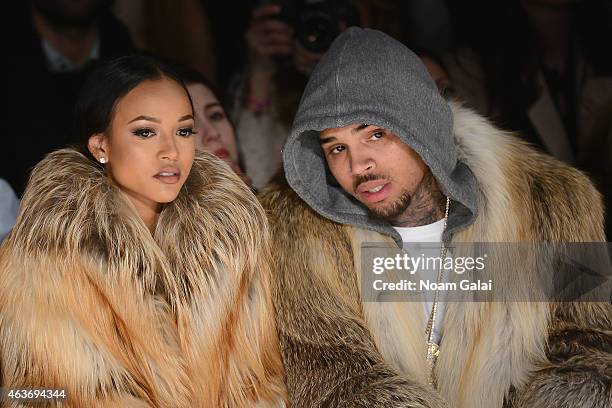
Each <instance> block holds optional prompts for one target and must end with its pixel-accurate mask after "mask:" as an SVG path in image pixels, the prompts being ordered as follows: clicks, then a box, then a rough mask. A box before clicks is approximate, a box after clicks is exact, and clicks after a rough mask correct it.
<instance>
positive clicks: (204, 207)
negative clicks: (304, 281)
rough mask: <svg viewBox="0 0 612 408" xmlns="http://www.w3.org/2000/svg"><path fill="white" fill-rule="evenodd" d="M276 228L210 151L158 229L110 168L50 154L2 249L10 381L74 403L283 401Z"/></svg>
mask: <svg viewBox="0 0 612 408" xmlns="http://www.w3.org/2000/svg"><path fill="white" fill-rule="evenodd" d="M268 234H269V233H268V227H267V222H266V219H265V214H264V212H263V210H262V208H261V206H260V205H259V203H258V202H257V200H256V199H255V197H254V196H253V195H252V194H251V193H250V191H249V190H248V188H247V187H246V186H245V185H244V184H243V183H242V182H241V181H240V180H239V179H238V178H237V177H236V176H235V175H234V173H233V172H232V171H231V170H230V169H229V167H227V166H226V165H224V164H222V163H221V162H220V161H219V160H218V159H216V158H213V157H212V156H210V155H203V156H201V157H198V158H196V161H195V163H194V165H193V168H192V170H191V173H190V175H189V177H188V180H187V182H186V184H185V185H184V186H183V188H182V190H181V192H180V194H179V196H178V198H177V199H176V200H175V201H174V202H172V203H170V204H166V205H165V206H164V208H163V210H162V212H161V214H160V217H159V220H158V224H157V227H156V230H155V233H154V236H152V235H151V234H150V232H149V231H148V229H147V228H146V226H145V225H144V223H143V222H142V221H141V219H140V218H139V216H138V215H137V213H136V212H135V209H134V207H133V206H132V205H131V203H130V202H129V201H128V200H127V199H126V198H125V197H124V195H123V194H122V193H121V192H120V191H119V190H118V188H117V187H116V186H115V185H114V184H113V183H112V182H111V181H110V180H109V178H108V177H106V175H105V174H104V172H103V171H102V170H101V169H100V167H98V166H97V165H96V164H95V163H93V162H92V161H90V160H89V159H87V158H85V156H83V155H82V154H80V153H78V152H76V151H74V150H69V149H66V150H60V151H57V152H55V153H52V154H50V155H49V156H48V157H47V158H46V159H44V160H43V161H42V162H41V163H40V164H39V165H38V166H37V167H36V168H35V170H34V171H33V173H32V177H31V180H30V184H29V187H28V189H27V190H26V193H25V195H24V198H23V201H22V204H21V212H20V214H19V216H18V220H17V224H16V226H15V228H14V229H13V231H12V232H11V234H10V235H9V237H8V238H7V240H6V241H5V242H4V244H3V245H2V247H1V249H0V256H1V258H0V364H1V371H0V375H1V380H2V381H1V384H2V386H3V387H5V388H19V389H23V388H46V389H49V388H56V389H57V388H62V389H65V390H67V394H68V401H67V403H66V405H62V406H67V407H68V406H69V407H160V408H161V407H207V408H208V407H253V406H258V407H272V406H279V405H283V402H282V399H283V393H284V385H283V378H282V365H281V360H280V355H279V354H278V340H277V337H276V333H275V326H274V317H273V313H272V310H273V309H272V305H271V296H270V290H269V238H268V237H269V235H268ZM5 403H7V402H6V401H5ZM7 406H20V405H19V404H17V403H12V405H11V404H8V405H7Z"/></svg>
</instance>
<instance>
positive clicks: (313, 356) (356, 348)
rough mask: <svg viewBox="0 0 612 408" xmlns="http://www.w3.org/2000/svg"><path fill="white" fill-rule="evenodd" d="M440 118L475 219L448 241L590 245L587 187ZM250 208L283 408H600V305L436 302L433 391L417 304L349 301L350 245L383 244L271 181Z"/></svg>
mask: <svg viewBox="0 0 612 408" xmlns="http://www.w3.org/2000/svg"><path fill="white" fill-rule="evenodd" d="M452 108H453V115H454V134H455V141H456V146H457V150H458V153H459V157H460V158H461V159H462V160H463V161H464V162H465V163H466V164H468V166H469V167H470V168H471V170H472V171H473V173H474V174H475V176H476V178H477V180H478V185H479V197H478V202H479V216H478V218H477V220H476V222H475V223H474V224H472V225H471V226H469V227H468V228H466V229H464V230H463V231H461V232H459V233H457V234H455V236H454V237H453V241H454V242H533V241H536V242H539V241H552V242H597V241H603V240H604V235H603V210H602V206H601V198H600V196H599V194H598V192H597V191H596V190H595V189H594V187H593V186H592V184H591V183H590V181H589V180H588V179H587V177H585V176H584V175H583V174H582V173H580V172H579V171H577V170H575V169H573V168H571V167H568V166H566V165H563V164H562V163H560V162H559V161H557V160H555V159H553V158H551V157H549V156H546V155H543V154H539V153H537V152H536V151H535V150H532V149H531V148H529V147H528V146H526V145H525V144H523V143H521V142H519V141H518V139H517V138H516V137H514V136H513V135H510V134H506V133H504V132H501V131H500V130H498V129H496V128H494V127H493V126H491V125H490V124H489V123H488V122H487V121H485V120H484V119H483V118H481V117H480V116H478V115H476V114H474V113H473V112H471V111H469V110H466V109H463V108H461V107H460V106H459V105H457V104H452ZM261 200H262V203H263V204H264V208H266V209H267V210H268V212H269V214H270V221H271V226H272V231H273V236H274V241H275V242H274V246H275V248H276V249H277V251H276V254H277V255H276V256H275V259H274V272H275V278H274V283H275V302H276V308H277V310H278V322H277V325H278V330H279V336H280V341H281V349H282V355H283V360H284V364H285V371H286V375H287V386H288V391H289V394H290V397H291V398H292V400H293V402H294V403H295V405H296V406H300V407H364V408H365V407H457V408H481V407H486V408H501V407H502V406H504V407H547V408H552V407H568V408H569V407H598V408H604V407H610V406H612V387H611V386H610V384H611V383H612V307H611V306H610V303H559V304H552V303H545V302H540V303H537V302H514V303H486V302H482V303H468V302H454V303H451V302H449V303H447V304H446V312H445V315H444V320H443V323H442V327H441V330H442V343H441V354H440V358H439V360H438V364H437V367H436V374H437V378H438V387H437V389H433V388H431V387H430V386H429V385H427V384H426V378H427V366H426V360H425V350H426V345H425V324H426V322H425V316H424V313H423V308H422V305H421V304H420V303H417V302H404V303H373V302H372V303H366V302H362V301H361V299H360V293H361V291H360V276H361V274H360V270H359V268H360V253H359V252H360V247H361V243H363V242H382V241H389V242H392V240H391V239H390V238H388V237H385V236H382V235H380V234H377V233H375V232H371V231H366V230H361V229H357V228H354V227H351V226H347V225H341V224H337V223H334V222H332V221H329V220H327V219H325V218H323V217H321V216H320V215H318V214H317V213H315V212H314V211H313V210H312V209H310V207H308V206H307V204H305V203H304V202H303V201H302V200H301V199H299V197H298V196H297V195H296V194H295V193H294V192H293V191H292V190H291V189H290V188H289V187H288V186H287V185H286V184H283V182H282V181H280V180H279V181H278V183H277V184H276V185H273V186H271V187H270V188H269V189H267V190H266V191H264V192H263V194H262V196H261ZM529 265H530V264H529V260H521V259H519V260H517V264H516V268H512V274H509V275H508V276H500V277H498V278H499V279H498V283H499V284H501V285H514V284H515V283H516V282H523V283H527V282H529V281H530V275H531V274H533V273H534V271H533V267H530V266H529Z"/></svg>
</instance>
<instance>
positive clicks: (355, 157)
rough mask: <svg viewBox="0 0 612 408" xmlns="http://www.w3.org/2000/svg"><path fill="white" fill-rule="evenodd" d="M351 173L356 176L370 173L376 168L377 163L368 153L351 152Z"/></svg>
mask: <svg viewBox="0 0 612 408" xmlns="http://www.w3.org/2000/svg"><path fill="white" fill-rule="evenodd" d="M350 160H351V172H352V173H353V174H354V175H359V174H363V173H366V172H370V171H372V170H374V169H375V168H376V162H375V161H374V159H373V158H372V156H371V155H369V154H367V152H355V151H353V152H351V155H350Z"/></svg>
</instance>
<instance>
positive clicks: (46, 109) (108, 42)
mask: <svg viewBox="0 0 612 408" xmlns="http://www.w3.org/2000/svg"><path fill="white" fill-rule="evenodd" d="M1 19H2V20H3V21H2V24H0V26H2V28H1V30H2V31H1V33H0V44H1V45H0V47H1V48H0V49H1V50H2V53H3V54H4V56H3V58H2V60H3V62H2V68H1V69H2V74H1V75H0V89H2V92H3V97H4V106H5V107H4V108H3V109H2V110H1V111H0V130H1V133H0V134H2V145H1V148H0V177H1V178H4V179H5V180H7V181H8V182H9V184H10V185H11V187H13V189H14V190H15V192H16V193H17V195H19V196H21V194H22V193H23V189H24V187H25V185H26V183H27V178H28V175H29V173H30V169H31V168H32V167H33V166H34V165H35V164H36V163H38V162H39V161H40V160H41V159H42V158H43V157H44V156H45V155H46V154H47V153H49V152H51V151H53V150H56V149H59V148H61V147H64V146H66V145H68V144H71V143H74V142H75V141H76V140H75V137H74V136H73V132H72V130H73V129H72V126H73V125H72V124H73V111H74V104H75V101H76V97H77V93H78V90H79V88H80V86H81V84H82V82H83V80H84V79H85V77H86V76H87V74H88V73H89V72H90V71H91V69H92V67H93V65H95V64H94V63H91V62H90V63H88V64H86V66H85V67H83V68H82V69H81V70H79V71H77V72H70V73H53V72H51V71H50V70H49V69H48V65H47V60H46V58H45V55H44V52H43V49H42V43H41V38H40V36H39V34H38V32H37V31H36V29H35V28H34V25H33V23H32V19H31V14H30V9H29V8H28V6H27V5H26V4H18V5H16V6H9V7H6V8H5V10H4V12H3V16H2V18H1ZM99 36H100V37H99V38H100V60H103V59H109V58H114V57H117V56H120V55H124V54H129V53H131V52H133V51H134V46H133V44H132V41H131V39H130V36H129V33H128V31H127V29H126V27H125V26H123V24H122V23H120V22H119V21H118V20H117V19H116V18H115V17H113V16H112V15H111V14H110V13H108V14H106V15H104V16H103V17H102V18H100V21H99Z"/></svg>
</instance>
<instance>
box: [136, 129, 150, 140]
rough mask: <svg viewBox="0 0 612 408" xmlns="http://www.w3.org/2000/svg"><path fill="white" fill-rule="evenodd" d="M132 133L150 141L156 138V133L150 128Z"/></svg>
mask: <svg viewBox="0 0 612 408" xmlns="http://www.w3.org/2000/svg"><path fill="white" fill-rule="evenodd" d="M132 133H133V134H134V135H136V136H139V137H142V138H143V139H148V138H150V137H152V136H155V131H154V130H153V129H149V128H139V129H136V130H134V131H132Z"/></svg>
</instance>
